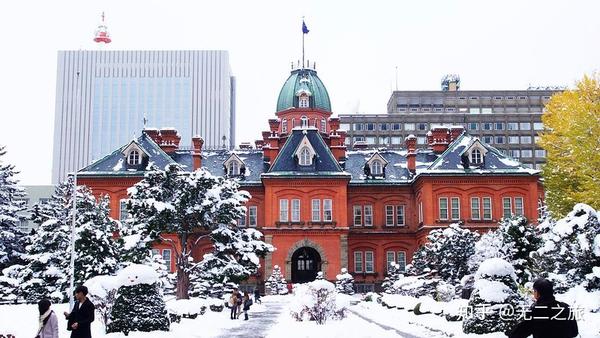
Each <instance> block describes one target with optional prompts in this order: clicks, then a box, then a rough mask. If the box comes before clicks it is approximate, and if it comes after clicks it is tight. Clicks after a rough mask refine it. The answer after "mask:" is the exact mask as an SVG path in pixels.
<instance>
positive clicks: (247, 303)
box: [244, 292, 252, 320]
mask: <svg viewBox="0 0 600 338" xmlns="http://www.w3.org/2000/svg"><path fill="white" fill-rule="evenodd" d="M250 306H252V299H250V295H249V294H248V292H244V320H248V310H250Z"/></svg>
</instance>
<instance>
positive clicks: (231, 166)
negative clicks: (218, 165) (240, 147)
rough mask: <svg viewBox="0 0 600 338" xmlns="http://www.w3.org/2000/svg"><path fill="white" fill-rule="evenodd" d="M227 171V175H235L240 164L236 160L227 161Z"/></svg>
mask: <svg viewBox="0 0 600 338" xmlns="http://www.w3.org/2000/svg"><path fill="white" fill-rule="evenodd" d="M227 169H228V173H229V176H237V175H239V174H240V164H239V163H238V162H237V161H236V160H232V161H231V162H229V168H227Z"/></svg>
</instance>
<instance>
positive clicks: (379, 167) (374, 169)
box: [371, 160, 383, 175]
mask: <svg viewBox="0 0 600 338" xmlns="http://www.w3.org/2000/svg"><path fill="white" fill-rule="evenodd" d="M381 174H383V164H381V161H379V160H374V161H373V162H371V175H381Z"/></svg>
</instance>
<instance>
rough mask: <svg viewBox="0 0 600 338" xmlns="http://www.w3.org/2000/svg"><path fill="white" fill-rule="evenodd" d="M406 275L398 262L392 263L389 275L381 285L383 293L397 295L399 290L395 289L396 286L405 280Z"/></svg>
mask: <svg viewBox="0 0 600 338" xmlns="http://www.w3.org/2000/svg"><path fill="white" fill-rule="evenodd" d="M403 277H404V275H403V274H402V272H401V271H400V265H399V264H398V263H396V262H392V263H391V264H390V266H389V267H388V271H387V274H386V276H385V278H384V280H383V283H382V284H381V287H382V288H383V292H385V293H397V290H396V289H395V288H394V284H395V283H396V282H397V281H398V280H400V278H403Z"/></svg>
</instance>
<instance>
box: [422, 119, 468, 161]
mask: <svg viewBox="0 0 600 338" xmlns="http://www.w3.org/2000/svg"><path fill="white" fill-rule="evenodd" d="M463 131H464V128H463V127H462V126H439V127H433V128H431V130H430V131H429V132H428V133H427V145H428V146H429V148H431V150H433V152H434V153H436V154H441V153H443V152H444V151H446V149H448V146H449V145H450V143H452V142H453V141H454V140H456V139H457V138H458V137H459V136H460V135H461V134H462V133H463Z"/></svg>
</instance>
